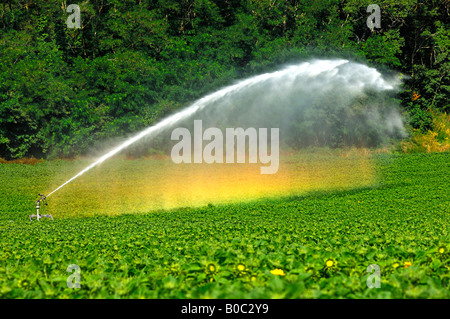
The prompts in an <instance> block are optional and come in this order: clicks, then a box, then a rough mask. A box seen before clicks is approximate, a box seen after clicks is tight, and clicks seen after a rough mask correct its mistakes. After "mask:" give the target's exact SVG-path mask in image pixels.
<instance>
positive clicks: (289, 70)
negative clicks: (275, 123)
mask: <svg viewBox="0 0 450 319" xmlns="http://www.w3.org/2000/svg"><path fill="white" fill-rule="evenodd" d="M324 82H326V83H328V85H325V83H324ZM398 84H399V81H397V80H395V81H386V80H384V79H383V77H382V75H381V74H380V73H379V72H378V71H377V70H376V69H374V68H370V67H367V66H365V65H362V64H358V63H352V62H350V61H348V60H342V59H337V60H312V61H310V62H304V63H300V64H298V65H291V66H288V67H286V68H284V69H282V70H279V71H275V72H272V73H265V74H261V75H257V76H254V77H251V78H248V79H246V80H242V81H240V82H238V83H236V84H233V85H230V86H227V87H225V88H222V89H220V90H218V91H216V92H214V93H212V94H209V95H206V96H204V97H203V98H201V99H199V100H197V101H195V102H194V103H193V104H191V105H190V106H188V107H187V108H185V109H182V110H181V111H179V112H177V113H175V114H172V115H170V116H169V117H167V118H165V119H163V120H161V121H160V122H158V123H156V124H154V125H152V126H150V127H147V128H146V129H144V130H143V131H141V132H140V133H138V134H136V135H135V136H132V137H131V138H129V139H128V140H126V141H125V142H123V143H122V144H120V145H118V146H117V147H115V148H114V149H112V150H111V151H109V152H108V153H106V154H104V155H103V156H101V157H100V158H98V159H97V160H96V161H95V162H93V163H91V164H90V165H89V166H88V167H86V168H85V169H83V170H82V171H80V172H79V173H78V174H76V175H75V176H73V177H72V178H70V179H69V180H67V181H66V182H64V183H63V184H62V185H60V186H59V187H57V188H56V189H55V190H53V191H52V192H50V193H49V194H48V195H47V196H44V195H40V196H41V198H40V199H39V200H38V201H37V202H36V208H37V210H38V213H37V215H36V216H35V215H32V216H33V217H37V218H38V220H39V218H40V217H47V216H51V215H39V205H40V203H41V202H44V203H45V199H46V197H48V196H51V195H52V194H53V193H55V192H56V191H58V190H60V189H61V188H63V187H64V186H65V185H67V184H69V183H70V182H72V181H73V180H75V179H76V178H78V177H80V176H81V175H83V174H84V173H86V172H87V171H89V170H91V169H92V168H94V167H95V166H97V165H99V164H101V163H103V162H104V161H105V160H107V159H109V158H111V157H112V156H114V155H116V154H118V153H119V152H120V151H122V150H124V149H126V148H128V147H129V146H130V145H132V144H134V143H135V142H137V141H139V140H141V139H143V138H144V137H146V138H153V137H154V136H155V135H157V134H159V133H160V132H162V131H164V130H167V129H168V128H170V127H173V126H174V125H175V124H179V123H181V122H182V121H185V120H187V119H189V118H190V117H192V116H194V115H195V114H197V113H198V112H201V111H203V110H204V109H210V107H211V106H214V105H218V104H220V103H221V101H224V100H225V101H228V102H229V100H230V99H231V98H232V97H233V96H238V95H239V94H242V93H244V92H245V91H248V90H249V89H252V88H253V89H258V88H259V89H260V90H261V88H264V85H265V86H266V87H271V86H273V87H274V88H275V89H274V90H281V92H286V94H288V93H289V92H295V90H297V87H298V86H299V85H300V87H302V86H303V87H306V89H304V90H303V91H302V94H303V95H304V96H302V98H303V100H305V101H306V102H305V103H309V102H308V101H314V100H315V98H316V97H317V96H320V95H321V94H325V93H327V92H328V94H329V92H333V90H335V91H336V88H345V89H346V91H345V92H346V93H347V95H346V97H348V98H351V97H357V96H358V94H360V93H361V92H363V90H364V89H366V88H368V89H375V90H377V91H384V90H393V89H395V87H396V86H397V85H398ZM296 85H297V86H296ZM266 91H267V90H266ZM273 96H277V97H278V96H279V95H273ZM275 102H276V101H275ZM277 103H278V104H279V103H280V102H279V101H278V102H277ZM222 104H223V105H222V106H223V107H222V108H221V109H222V110H223V109H224V108H225V109H226V106H227V103H222ZM231 104H232V103H231ZM291 104H292V103H291ZM294 104H296V105H303V104H299V103H297V102H296V103H294ZM268 105H271V104H270V103H269V104H268ZM219 106H221V105H219ZM253 111H254V113H253V115H255V114H261V113H264V111H265V110H264V109H261V108H257V109H254V110H253ZM287 114H288V115H289V114H290V113H287ZM377 121H380V120H379V119H377ZM400 124H401V123H400ZM32 216H30V219H31V217H32Z"/></svg>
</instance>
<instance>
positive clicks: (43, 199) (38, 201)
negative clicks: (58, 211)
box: [30, 194, 53, 221]
mask: <svg viewBox="0 0 450 319" xmlns="http://www.w3.org/2000/svg"><path fill="white" fill-rule="evenodd" d="M39 196H41V198H39V199H38V200H37V201H36V210H37V212H36V215H30V221H32V220H33V217H36V219H37V221H39V219H41V218H42V217H46V218H51V219H52V220H53V216H52V215H41V214H39V209H40V208H41V203H42V204H43V205H48V204H47V202H46V200H45V199H46V198H47V196H45V195H44V194H39Z"/></svg>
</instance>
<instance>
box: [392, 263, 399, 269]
mask: <svg viewBox="0 0 450 319" xmlns="http://www.w3.org/2000/svg"><path fill="white" fill-rule="evenodd" d="M398 266H400V265H399V264H398V263H395V264H393V265H392V267H394V269H396V268H397V267H398Z"/></svg>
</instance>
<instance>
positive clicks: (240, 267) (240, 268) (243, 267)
mask: <svg viewBox="0 0 450 319" xmlns="http://www.w3.org/2000/svg"><path fill="white" fill-rule="evenodd" d="M237 269H238V270H239V271H244V269H245V266H244V265H243V264H239V265H238V266H237Z"/></svg>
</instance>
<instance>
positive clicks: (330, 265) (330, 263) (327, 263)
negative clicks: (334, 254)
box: [325, 260, 334, 268]
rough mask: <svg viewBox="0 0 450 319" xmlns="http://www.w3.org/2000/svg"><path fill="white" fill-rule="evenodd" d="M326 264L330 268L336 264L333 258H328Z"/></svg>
mask: <svg viewBox="0 0 450 319" xmlns="http://www.w3.org/2000/svg"><path fill="white" fill-rule="evenodd" d="M325 264H326V266H327V267H328V268H330V267H332V266H333V265H334V262H333V261H332V260H327V262H326V263H325Z"/></svg>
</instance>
